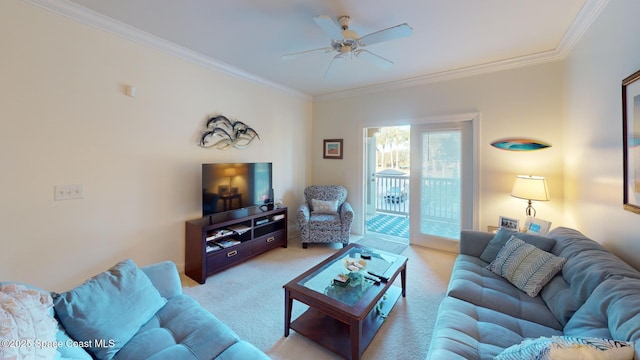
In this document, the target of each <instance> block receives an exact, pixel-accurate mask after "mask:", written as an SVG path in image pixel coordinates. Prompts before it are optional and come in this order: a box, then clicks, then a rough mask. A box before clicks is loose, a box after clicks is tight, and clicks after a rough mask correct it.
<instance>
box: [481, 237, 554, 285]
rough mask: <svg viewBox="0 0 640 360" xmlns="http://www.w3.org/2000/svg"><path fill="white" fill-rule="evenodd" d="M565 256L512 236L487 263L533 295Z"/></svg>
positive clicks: (496, 271) (490, 267) (493, 270)
mask: <svg viewBox="0 0 640 360" xmlns="http://www.w3.org/2000/svg"><path fill="white" fill-rule="evenodd" d="M564 262H565V259H564V258H560V257H557V256H554V255H552V254H550V253H548V252H545V251H542V250H540V249H538V248H537V247H535V246H533V245H529V244H527V243H525V242H524V241H522V240H520V239H518V238H516V237H515V236H512V237H511V239H510V240H509V241H507V243H506V244H505V245H504V247H503V248H502V249H500V251H499V252H498V255H497V256H496V258H495V259H494V260H493V261H492V262H491V264H489V270H491V271H492V272H494V273H496V274H498V275H500V276H502V277H504V278H505V279H507V280H509V282H510V283H512V284H513V285H515V286H516V287H517V288H518V289H520V290H522V291H524V292H526V293H527V295H529V296H531V297H534V296H537V295H538V292H540V290H541V289H542V287H543V286H544V285H546V284H547V283H548V282H549V280H551V278H552V277H553V276H555V275H556V274H557V273H558V271H560V269H561V268H562V265H563V264H564Z"/></svg>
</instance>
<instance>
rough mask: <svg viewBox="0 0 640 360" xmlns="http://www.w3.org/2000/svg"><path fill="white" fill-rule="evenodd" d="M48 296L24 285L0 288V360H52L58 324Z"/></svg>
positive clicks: (54, 352) (9, 285) (6, 285)
mask: <svg viewBox="0 0 640 360" xmlns="http://www.w3.org/2000/svg"><path fill="white" fill-rule="evenodd" d="M52 306H53V302H52V300H51V296H50V295H49V294H47V293H44V292H40V291H37V290H34V289H28V288H27V287H25V286H24V285H19V284H5V285H2V286H0V343H2V346H0V359H53V358H54V356H55V355H56V343H55V341H56V332H57V331H58V322H57V321H56V320H55V319H54V318H53V316H52V314H51V307H52Z"/></svg>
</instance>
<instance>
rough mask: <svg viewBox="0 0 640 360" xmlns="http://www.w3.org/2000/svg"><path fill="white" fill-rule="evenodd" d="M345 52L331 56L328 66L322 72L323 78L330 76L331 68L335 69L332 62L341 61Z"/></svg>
mask: <svg viewBox="0 0 640 360" xmlns="http://www.w3.org/2000/svg"><path fill="white" fill-rule="evenodd" d="M344 57H345V54H338V55H336V56H334V57H333V59H331V62H330V63H329V66H328V67H327V71H325V72H324V76H323V77H324V78H325V79H326V78H329V77H331V74H333V69H335V67H334V66H333V63H334V62H336V60H337V62H341V61H342V60H344Z"/></svg>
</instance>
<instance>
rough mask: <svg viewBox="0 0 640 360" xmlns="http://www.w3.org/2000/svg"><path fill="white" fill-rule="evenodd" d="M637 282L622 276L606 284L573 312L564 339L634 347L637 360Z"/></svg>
mask: <svg viewBox="0 0 640 360" xmlns="http://www.w3.org/2000/svg"><path fill="white" fill-rule="evenodd" d="M638 324H640V280H639V279H630V278H625V277H621V276H615V277H611V278H609V279H607V280H605V281H604V282H603V283H602V284H600V285H598V287H597V288H596V289H595V290H594V292H593V294H591V296H590V297H589V299H588V300H587V301H586V302H585V303H584V305H582V306H581V307H580V309H578V311H576V312H575V314H574V315H573V317H572V318H571V319H570V320H569V322H568V323H567V325H566V326H565V328H564V332H565V334H567V335H574V336H579V335H582V336H594V337H604V338H608V339H614V340H621V341H632V342H634V343H635V351H636V359H638V358H640V326H638Z"/></svg>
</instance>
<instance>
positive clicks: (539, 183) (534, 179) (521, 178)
mask: <svg viewBox="0 0 640 360" xmlns="http://www.w3.org/2000/svg"><path fill="white" fill-rule="evenodd" d="M511 196H513V197H517V198H520V199H525V200H536V201H548V200H549V190H548V189H547V181H546V180H545V179H544V177H542V176H531V175H518V176H517V177H516V182H515V183H514V184H513V190H511Z"/></svg>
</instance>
